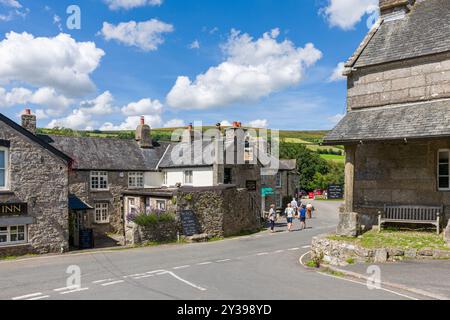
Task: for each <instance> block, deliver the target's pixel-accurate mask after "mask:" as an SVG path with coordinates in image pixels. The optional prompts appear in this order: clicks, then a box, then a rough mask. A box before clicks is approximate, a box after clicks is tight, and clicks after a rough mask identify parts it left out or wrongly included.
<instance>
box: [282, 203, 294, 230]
mask: <svg viewBox="0 0 450 320" xmlns="http://www.w3.org/2000/svg"><path fill="white" fill-rule="evenodd" d="M284 213H285V214H286V220H287V225H288V231H289V232H291V228H292V220H293V219H294V214H295V210H294V208H292V206H291V204H290V203H288V205H287V208H286V210H284Z"/></svg>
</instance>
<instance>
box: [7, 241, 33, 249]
mask: <svg viewBox="0 0 450 320" xmlns="http://www.w3.org/2000/svg"><path fill="white" fill-rule="evenodd" d="M29 245H30V243H29V242H15V243H4V244H0V249H2V248H11V247H25V246H29Z"/></svg>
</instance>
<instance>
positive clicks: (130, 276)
mask: <svg viewBox="0 0 450 320" xmlns="http://www.w3.org/2000/svg"><path fill="white" fill-rule="evenodd" d="M143 275H145V273H135V274H130V275H128V276H123V278H134V277H140V276H143Z"/></svg>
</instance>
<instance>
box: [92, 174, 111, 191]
mask: <svg viewBox="0 0 450 320" xmlns="http://www.w3.org/2000/svg"><path fill="white" fill-rule="evenodd" d="M91 190H108V172H106V171H92V172H91Z"/></svg>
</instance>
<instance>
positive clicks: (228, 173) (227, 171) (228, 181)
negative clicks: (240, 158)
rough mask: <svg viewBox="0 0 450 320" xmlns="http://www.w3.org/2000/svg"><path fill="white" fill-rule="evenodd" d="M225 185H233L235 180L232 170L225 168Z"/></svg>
mask: <svg viewBox="0 0 450 320" xmlns="http://www.w3.org/2000/svg"><path fill="white" fill-rule="evenodd" d="M223 183H225V184H232V183H233V178H232V174H231V168H225V171H224V177H223Z"/></svg>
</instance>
